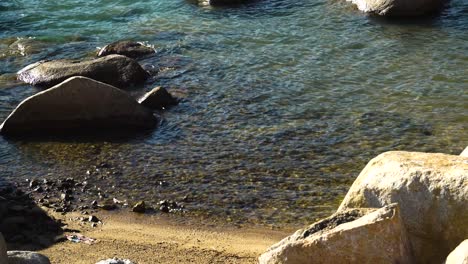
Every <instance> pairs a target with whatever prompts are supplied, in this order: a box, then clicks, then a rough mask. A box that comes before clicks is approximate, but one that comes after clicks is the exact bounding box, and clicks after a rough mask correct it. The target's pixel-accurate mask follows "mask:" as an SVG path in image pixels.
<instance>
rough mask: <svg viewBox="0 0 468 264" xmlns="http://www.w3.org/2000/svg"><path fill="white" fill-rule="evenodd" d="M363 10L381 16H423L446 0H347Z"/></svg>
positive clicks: (436, 9) (431, 12) (435, 9)
mask: <svg viewBox="0 0 468 264" xmlns="http://www.w3.org/2000/svg"><path fill="white" fill-rule="evenodd" d="M348 1H350V2H351V3H353V4H355V5H356V6H357V8H358V9H359V10H361V11H363V12H366V13H371V14H376V15H381V16H395V17H403V16H423V15H429V14H433V13H435V12H437V11H439V10H440V9H441V8H442V7H443V6H444V5H445V4H446V3H447V2H448V1H447V0H404V1H402V0H348Z"/></svg>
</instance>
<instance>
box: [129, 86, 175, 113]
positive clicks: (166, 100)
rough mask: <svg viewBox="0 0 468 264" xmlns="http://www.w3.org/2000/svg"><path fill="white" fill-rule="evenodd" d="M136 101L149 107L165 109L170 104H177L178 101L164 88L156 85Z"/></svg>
mask: <svg viewBox="0 0 468 264" xmlns="http://www.w3.org/2000/svg"><path fill="white" fill-rule="evenodd" d="M138 102H139V103H140V104H142V105H144V106H146V107H148V108H151V109H158V110H161V109H165V108H167V107H169V106H172V105H177V104H178V101H177V99H176V98H174V97H173V96H172V95H171V94H170V93H169V92H168V91H167V90H166V89H165V88H163V87H156V88H154V89H153V90H151V91H149V92H148V93H146V94H145V95H143V97H141V98H140V99H139V100H138Z"/></svg>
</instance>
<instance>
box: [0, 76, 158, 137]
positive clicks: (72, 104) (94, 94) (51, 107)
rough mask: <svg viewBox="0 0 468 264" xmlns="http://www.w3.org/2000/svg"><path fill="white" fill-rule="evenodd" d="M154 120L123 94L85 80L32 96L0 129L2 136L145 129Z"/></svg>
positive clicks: (67, 81)
mask: <svg viewBox="0 0 468 264" xmlns="http://www.w3.org/2000/svg"><path fill="white" fill-rule="evenodd" d="M156 124H157V120H156V118H155V116H154V115H153V114H152V113H151V112H150V111H149V110H147V109H146V108H144V107H142V106H141V105H139V104H138V103H137V102H136V101H135V100H134V99H133V98H131V97H130V96H129V95H128V94H127V93H125V92H123V91H121V90H119V89H117V88H115V87H112V86H110V85H107V84H104V83H100V82H97V81H94V80H92V79H89V78H85V77H72V78H70V79H68V80H66V81H64V82H63V83H61V84H59V85H57V86H54V87H53V88H50V89H48V90H45V91H43V92H40V93H38V94H36V95H33V96H31V97H29V98H27V99H26V100H24V101H23V102H21V103H20V105H19V106H18V107H17V108H16V109H15V110H14V111H13V112H12V113H11V114H10V116H8V118H7V119H6V120H5V121H4V122H3V124H2V125H1V127H0V133H1V134H4V135H18V134H23V135H28V134H30V135H37V134H39V133H40V132H42V133H64V132H72V133H80V132H82V133H83V132H86V131H93V130H103V129H105V130H108V129H148V128H152V127H154V126H156Z"/></svg>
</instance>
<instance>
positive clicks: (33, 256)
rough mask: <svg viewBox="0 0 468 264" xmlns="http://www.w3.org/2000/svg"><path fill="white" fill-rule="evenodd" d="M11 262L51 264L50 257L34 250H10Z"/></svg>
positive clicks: (9, 261) (19, 263) (14, 263)
mask: <svg viewBox="0 0 468 264" xmlns="http://www.w3.org/2000/svg"><path fill="white" fill-rule="evenodd" d="M8 263H9V264H50V260H49V258H47V257H46V256H44V255H42V254H39V253H36V252H32V251H8Z"/></svg>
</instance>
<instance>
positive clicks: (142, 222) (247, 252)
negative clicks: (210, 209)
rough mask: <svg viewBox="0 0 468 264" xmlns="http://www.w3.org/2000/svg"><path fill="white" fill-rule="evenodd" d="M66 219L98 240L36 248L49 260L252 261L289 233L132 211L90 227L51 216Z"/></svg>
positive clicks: (105, 217) (104, 215)
mask: <svg viewBox="0 0 468 264" xmlns="http://www.w3.org/2000/svg"><path fill="white" fill-rule="evenodd" d="M55 216H56V217H57V218H62V219H65V220H66V223H67V224H69V228H70V229H79V230H81V231H82V232H81V233H82V234H83V235H85V236H88V237H92V238H95V239H97V240H98V241H97V243H95V244H93V245H86V244H82V243H72V242H70V241H65V242H61V243H58V244H55V245H54V246H52V247H50V248H47V249H45V250H42V251H40V252H41V253H43V254H45V255H47V256H48V257H49V258H50V260H51V261H52V263H87V264H88V263H96V262H97V261H99V260H102V259H106V258H111V257H120V258H128V259H131V260H133V261H134V262H137V263H140V264H142V263H256V262H257V261H256V259H257V257H258V255H259V254H261V253H262V252H263V251H264V250H265V249H266V248H267V247H268V246H270V245H272V244H273V243H275V242H277V241H278V240H280V239H281V238H283V237H285V236H286V235H288V233H289V232H286V231H273V230H268V229H244V228H234V227H223V228H220V227H216V228H208V227H203V226H194V225H188V224H177V225H175V224H172V223H169V222H168V221H167V219H162V218H160V217H159V218H156V217H150V216H140V215H137V214H134V213H118V214H116V213H112V214H109V213H101V214H97V216H98V217H99V218H100V219H102V221H103V223H104V224H103V225H99V226H98V227H97V228H90V227H89V223H84V224H81V222H80V221H73V220H70V219H73V216H79V215H67V216H65V217H63V216H61V217H60V216H58V215H55Z"/></svg>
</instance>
